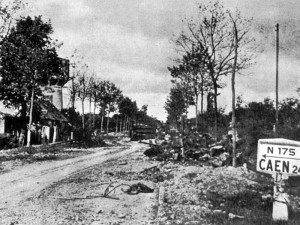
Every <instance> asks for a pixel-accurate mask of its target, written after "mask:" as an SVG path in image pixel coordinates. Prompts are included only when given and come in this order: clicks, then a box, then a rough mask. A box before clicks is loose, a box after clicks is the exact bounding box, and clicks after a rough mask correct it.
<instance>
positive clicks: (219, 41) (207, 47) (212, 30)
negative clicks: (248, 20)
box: [174, 1, 251, 131]
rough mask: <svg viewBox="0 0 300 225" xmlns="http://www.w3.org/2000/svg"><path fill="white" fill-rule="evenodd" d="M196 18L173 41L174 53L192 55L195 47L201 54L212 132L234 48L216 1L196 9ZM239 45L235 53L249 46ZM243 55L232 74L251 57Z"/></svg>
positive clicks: (226, 19)
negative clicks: (209, 85)
mask: <svg viewBox="0 0 300 225" xmlns="http://www.w3.org/2000/svg"><path fill="white" fill-rule="evenodd" d="M198 9H199V10H198V15H197V18H193V17H192V18H190V19H186V20H185V25H186V27H185V29H184V30H183V31H182V32H181V34H180V35H179V36H178V37H177V38H176V39H175V41H174V42H175V45H176V49H177V51H178V52H179V53H181V54H186V52H192V50H193V48H195V47H197V49H198V50H199V52H201V54H202V56H203V57H202V59H203V62H202V63H204V64H205V68H206V70H207V72H208V74H209V76H210V78H211V82H212V85H213V98H214V114H215V131H217V127H218V103H217V96H218V95H219V93H218V89H220V88H221V87H222V85H221V80H222V77H223V76H227V75H228V74H229V73H231V72H232V62H233V60H234V55H235V54H234V52H235V48H234V45H233V40H234V36H233V32H232V26H231V20H230V17H229V15H228V13H226V11H225V10H224V7H223V5H222V4H221V3H220V2H219V1H215V2H210V3H209V4H207V5H205V4H201V3H200V4H199V5H198ZM248 41H249V42H246V41H245V42H240V45H239V46H238V52H239V53H241V52H243V51H244V46H247V45H248V44H249V43H251V40H248ZM246 53H248V54H243V55H245V56H247V57H242V56H240V58H239V60H238V61H237V65H236V70H240V69H243V68H246V67H247V64H248V63H249V61H250V59H251V54H249V52H246Z"/></svg>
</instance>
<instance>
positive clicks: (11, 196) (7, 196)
mask: <svg viewBox="0 0 300 225" xmlns="http://www.w3.org/2000/svg"><path fill="white" fill-rule="evenodd" d="M128 144H130V145H129V146H128V147H124V146H117V147H112V148H111V149H109V150H101V148H99V152H96V153H92V154H89V155H85V156H80V157H77V158H72V159H66V160H62V161H51V162H44V163H42V164H40V165H38V164H32V165H26V166H24V167H22V168H19V169H17V170H14V171H11V172H8V173H5V174H1V175H0V180H1V183H0V193H2V194H1V195H0V208H2V209H3V208H10V207H13V206H14V205H17V204H18V203H19V202H20V201H22V200H24V199H27V198H30V197H34V196H36V197H38V194H39V192H40V191H41V190H42V189H44V188H46V187H47V186H49V185H51V184H53V183H55V182H59V181H60V180H62V179H64V178H66V177H68V176H70V175H71V174H74V173H76V172H79V171H80V170H83V169H86V168H88V167H91V166H94V165H97V164H101V163H104V162H106V161H109V160H112V159H118V158H121V157H123V156H126V155H128V154H131V153H133V152H135V151H138V150H143V149H144V148H145V145H144V144H141V143H136V142H131V143H128Z"/></svg>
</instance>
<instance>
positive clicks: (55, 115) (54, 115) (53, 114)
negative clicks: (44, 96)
mask: <svg viewBox="0 0 300 225" xmlns="http://www.w3.org/2000/svg"><path fill="white" fill-rule="evenodd" d="M38 104H39V106H40V107H41V109H42V115H41V118H42V119H45V120H55V121H61V122H68V120H67V118H66V117H65V116H64V115H63V114H62V113H61V112H60V111H59V110H58V109H57V108H56V107H55V106H54V105H53V104H52V103H50V102H49V101H40V102H39V103H38Z"/></svg>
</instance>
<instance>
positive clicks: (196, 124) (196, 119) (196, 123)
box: [195, 94, 198, 131]
mask: <svg viewBox="0 0 300 225" xmlns="http://www.w3.org/2000/svg"><path fill="white" fill-rule="evenodd" d="M195 98H196V102H195V108H196V117H195V128H196V131H198V118H197V114H198V95H197V94H196V95H195Z"/></svg>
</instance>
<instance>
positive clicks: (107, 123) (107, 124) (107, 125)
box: [106, 111, 109, 135]
mask: <svg viewBox="0 0 300 225" xmlns="http://www.w3.org/2000/svg"><path fill="white" fill-rule="evenodd" d="M108 127H109V111H108V112H107V122H106V134H107V135H108Z"/></svg>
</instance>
